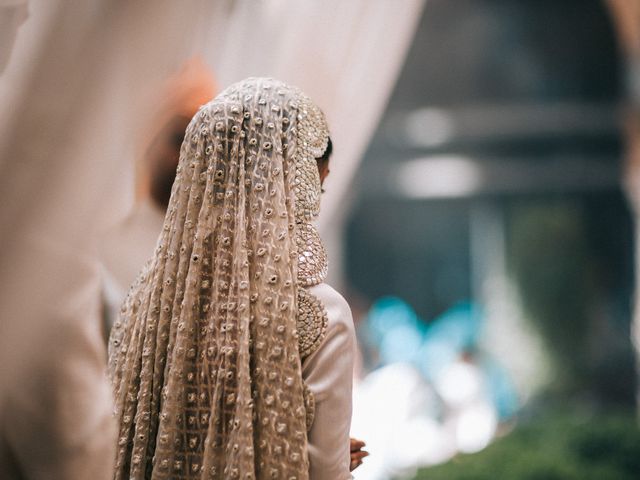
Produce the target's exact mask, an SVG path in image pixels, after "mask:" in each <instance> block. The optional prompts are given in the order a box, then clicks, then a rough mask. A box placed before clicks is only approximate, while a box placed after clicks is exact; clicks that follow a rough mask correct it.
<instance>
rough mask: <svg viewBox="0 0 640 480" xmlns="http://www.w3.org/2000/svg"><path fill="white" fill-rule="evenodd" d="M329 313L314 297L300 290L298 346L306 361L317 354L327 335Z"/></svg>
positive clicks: (301, 355)
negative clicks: (306, 358) (313, 354)
mask: <svg viewBox="0 0 640 480" xmlns="http://www.w3.org/2000/svg"><path fill="white" fill-rule="evenodd" d="M327 323H328V320H327V313H326V311H325V309H324V306H323V305H322V303H321V302H320V300H318V299H317V298H316V297H315V296H314V295H312V294H311V293H309V292H308V291H306V290H305V289H303V288H301V289H300V290H298V345H299V349H300V357H301V358H302V359H304V358H305V357H307V356H308V355H310V354H312V353H313V352H315V351H316V350H317V349H318V347H319V346H320V344H321V343H322V340H323V339H324V337H325V335H326V333H327Z"/></svg>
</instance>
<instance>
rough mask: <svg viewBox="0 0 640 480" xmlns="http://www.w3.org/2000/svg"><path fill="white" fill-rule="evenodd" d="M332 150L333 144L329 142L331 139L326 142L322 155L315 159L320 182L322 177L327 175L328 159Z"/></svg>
mask: <svg viewBox="0 0 640 480" xmlns="http://www.w3.org/2000/svg"><path fill="white" fill-rule="evenodd" d="M332 152H333V144H332V143H331V139H329V142H328V143H327V149H326V150H325V151H324V155H322V156H321V157H320V158H317V159H316V162H317V163H318V173H320V184H322V183H324V179H325V178H327V175H329V173H330V170H329V159H330V158H331V153H332Z"/></svg>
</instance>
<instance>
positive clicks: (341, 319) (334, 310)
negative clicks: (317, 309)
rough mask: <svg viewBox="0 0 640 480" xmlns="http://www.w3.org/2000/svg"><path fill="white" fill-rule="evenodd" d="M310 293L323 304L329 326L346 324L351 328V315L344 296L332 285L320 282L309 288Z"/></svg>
mask: <svg viewBox="0 0 640 480" xmlns="http://www.w3.org/2000/svg"><path fill="white" fill-rule="evenodd" d="M309 292H310V293H312V294H313V295H314V296H315V297H316V298H317V299H318V300H320V302H321V303H322V305H323V306H324V308H325V310H326V312H327V319H328V323H329V328H331V327H332V326H346V327H347V328H348V329H349V330H353V328H354V327H353V317H352V315H351V308H349V304H348V303H347V301H346V300H345V299H344V297H343V296H342V295H341V294H340V293H339V292H338V291H337V290H335V289H334V288H333V287H331V286H330V285H328V284H326V283H320V284H318V285H315V286H313V287H311V288H309Z"/></svg>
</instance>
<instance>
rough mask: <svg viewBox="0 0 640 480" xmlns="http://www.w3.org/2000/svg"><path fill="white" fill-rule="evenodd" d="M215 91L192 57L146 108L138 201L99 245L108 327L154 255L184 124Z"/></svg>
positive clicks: (209, 76)
mask: <svg viewBox="0 0 640 480" xmlns="http://www.w3.org/2000/svg"><path fill="white" fill-rule="evenodd" d="M215 92H216V85H215V80H214V78H213V74H212V73H211V71H210V70H209V68H208V67H207V66H206V65H205V63H204V62H203V61H202V60H201V59H200V58H199V57H194V58H192V59H190V60H188V61H187V62H186V63H185V64H184V66H183V67H182V69H181V70H180V71H179V72H178V73H176V74H175V75H174V76H173V77H171V78H169V79H168V80H167V82H166V83H165V85H164V86H163V88H162V90H161V92H159V93H158V94H157V95H156V96H155V97H156V98H155V99H154V100H155V101H154V104H153V105H151V107H150V108H151V109H152V110H155V112H154V114H153V115H152V118H151V122H150V124H149V126H148V127H147V129H146V130H145V131H143V132H142V140H141V142H140V145H141V147H139V149H140V151H141V153H140V154H139V155H138V156H139V157H141V161H140V162H139V165H138V166H137V167H138V168H137V169H138V172H137V192H136V193H137V196H138V200H137V201H136V203H135V205H134V206H133V209H132V210H131V212H130V213H129V215H127V217H126V218H124V219H123V220H122V221H121V222H119V223H118V224H116V225H114V226H112V227H111V228H110V229H108V231H106V232H105V235H104V236H103V239H102V241H101V244H100V257H101V258H100V259H101V262H102V266H103V269H102V279H103V291H104V293H103V294H104V297H105V307H106V316H107V319H106V320H107V326H108V327H110V326H111V325H112V324H113V321H114V320H115V317H116V316H117V312H118V310H119V308H120V305H121V304H122V302H123V300H124V297H125V295H126V292H127V289H128V288H129V285H131V284H132V283H133V281H134V280H135V278H136V275H137V274H138V272H139V271H140V269H141V268H142V266H143V265H144V262H146V261H147V260H148V259H149V258H150V257H151V255H152V254H153V249H154V247H155V246H156V241H157V240H158V235H159V234H160V230H161V229H162V222H163V221H164V215H165V212H166V210H167V206H168V205H169V197H170V195H171V186H172V185H173V181H174V179H175V177H176V168H177V167H178V160H179V158H180V145H182V141H183V139H184V132H185V130H186V128H187V125H188V124H189V121H190V120H191V118H192V117H193V116H194V115H195V114H196V112H197V111H198V109H199V108H200V107H201V106H202V105H204V104H205V103H207V102H208V101H210V100H211V99H212V98H213V97H214V95H215Z"/></svg>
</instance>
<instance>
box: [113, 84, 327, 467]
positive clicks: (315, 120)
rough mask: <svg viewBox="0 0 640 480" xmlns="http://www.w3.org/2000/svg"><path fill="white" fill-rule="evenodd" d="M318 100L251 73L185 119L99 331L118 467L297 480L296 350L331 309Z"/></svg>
mask: <svg viewBox="0 0 640 480" xmlns="http://www.w3.org/2000/svg"><path fill="white" fill-rule="evenodd" d="M328 138H329V132H328V127H327V123H326V120H325V118H324V115H323V113H322V112H321V111H320V109H319V108H318V107H316V106H315V105H314V104H313V103H312V102H311V101H310V100H309V99H308V98H307V97H306V96H305V95H304V94H303V93H302V92H300V91H299V90H297V89H295V88H293V87H290V86H287V85H285V84H283V83H281V82H279V81H276V80H272V79H264V78H251V79H247V80H245V81H243V82H240V83H238V84H235V85H233V86H231V87H229V88H228V89H227V90H225V91H224V92H222V93H221V94H220V95H219V96H218V97H216V98H215V99H214V100H213V101H211V102H210V103H209V104H207V105H205V106H204V107H202V108H201V110H200V111H199V112H198V113H197V114H196V116H195V117H194V118H193V120H192V121H191V123H190V125H189V127H188V128H187V133H186V137H185V141H184V142H183V144H182V149H181V152H180V164H179V167H178V171H177V176H176V181H175V183H174V185H173V191H172V194H171V201H170V204H169V208H168V211H167V215H166V218H165V221H164V227H163V231H162V233H161V235H160V238H159V240H158V245H157V248H156V251H155V254H154V256H153V257H152V259H151V260H150V261H149V263H148V264H147V266H146V267H145V268H144V270H143V272H142V273H141V275H140V276H139V278H138V280H136V282H135V283H134V285H133V286H132V287H131V289H130V291H129V295H128V297H127V300H126V301H125V303H124V305H123V306H122V310H121V313H120V318H119V320H118V321H117V322H116V323H115V325H114V328H113V330H112V333H111V338H110V344H109V370H110V375H111V379H112V382H113V386H114V391H115V405H116V406H115V414H116V417H117V420H118V422H119V436H118V451H117V459H116V478H117V479H145V478H153V479H169V478H171V479H187V478H188V479H214V478H215V479H218V478H225V479H226V478H231V479H234V478H238V479H267V478H268V479H274V478H275V479H306V478H308V475H309V473H308V469H309V464H308V458H307V431H308V428H310V426H311V424H312V422H313V408H314V401H313V396H312V395H311V393H310V392H309V390H308V389H307V388H306V387H305V385H304V382H303V379H302V374H301V360H302V359H304V357H305V356H307V355H309V354H310V353H312V352H313V351H315V349H317V348H318V346H319V345H320V343H321V342H322V339H323V336H324V334H325V331H326V323H327V318H326V312H325V311H324V308H323V306H322V304H321V303H320V302H319V301H318V299H317V298H315V297H314V296H313V295H312V294H311V293H310V292H308V291H307V290H305V287H309V286H312V285H316V284H318V283H320V282H322V281H323V279H324V277H325V275H326V271H327V260H326V255H325V252H324V248H323V246H322V242H321V241H320V237H319V236H318V233H317V231H316V230H315V228H314V227H313V225H312V224H311V223H310V222H311V221H312V220H313V219H314V218H315V217H316V216H317V214H318V212H319V204H320V178H319V174H318V169H317V164H316V158H318V157H320V156H322V154H323V153H324V151H325V149H326V148H327V143H328Z"/></svg>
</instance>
